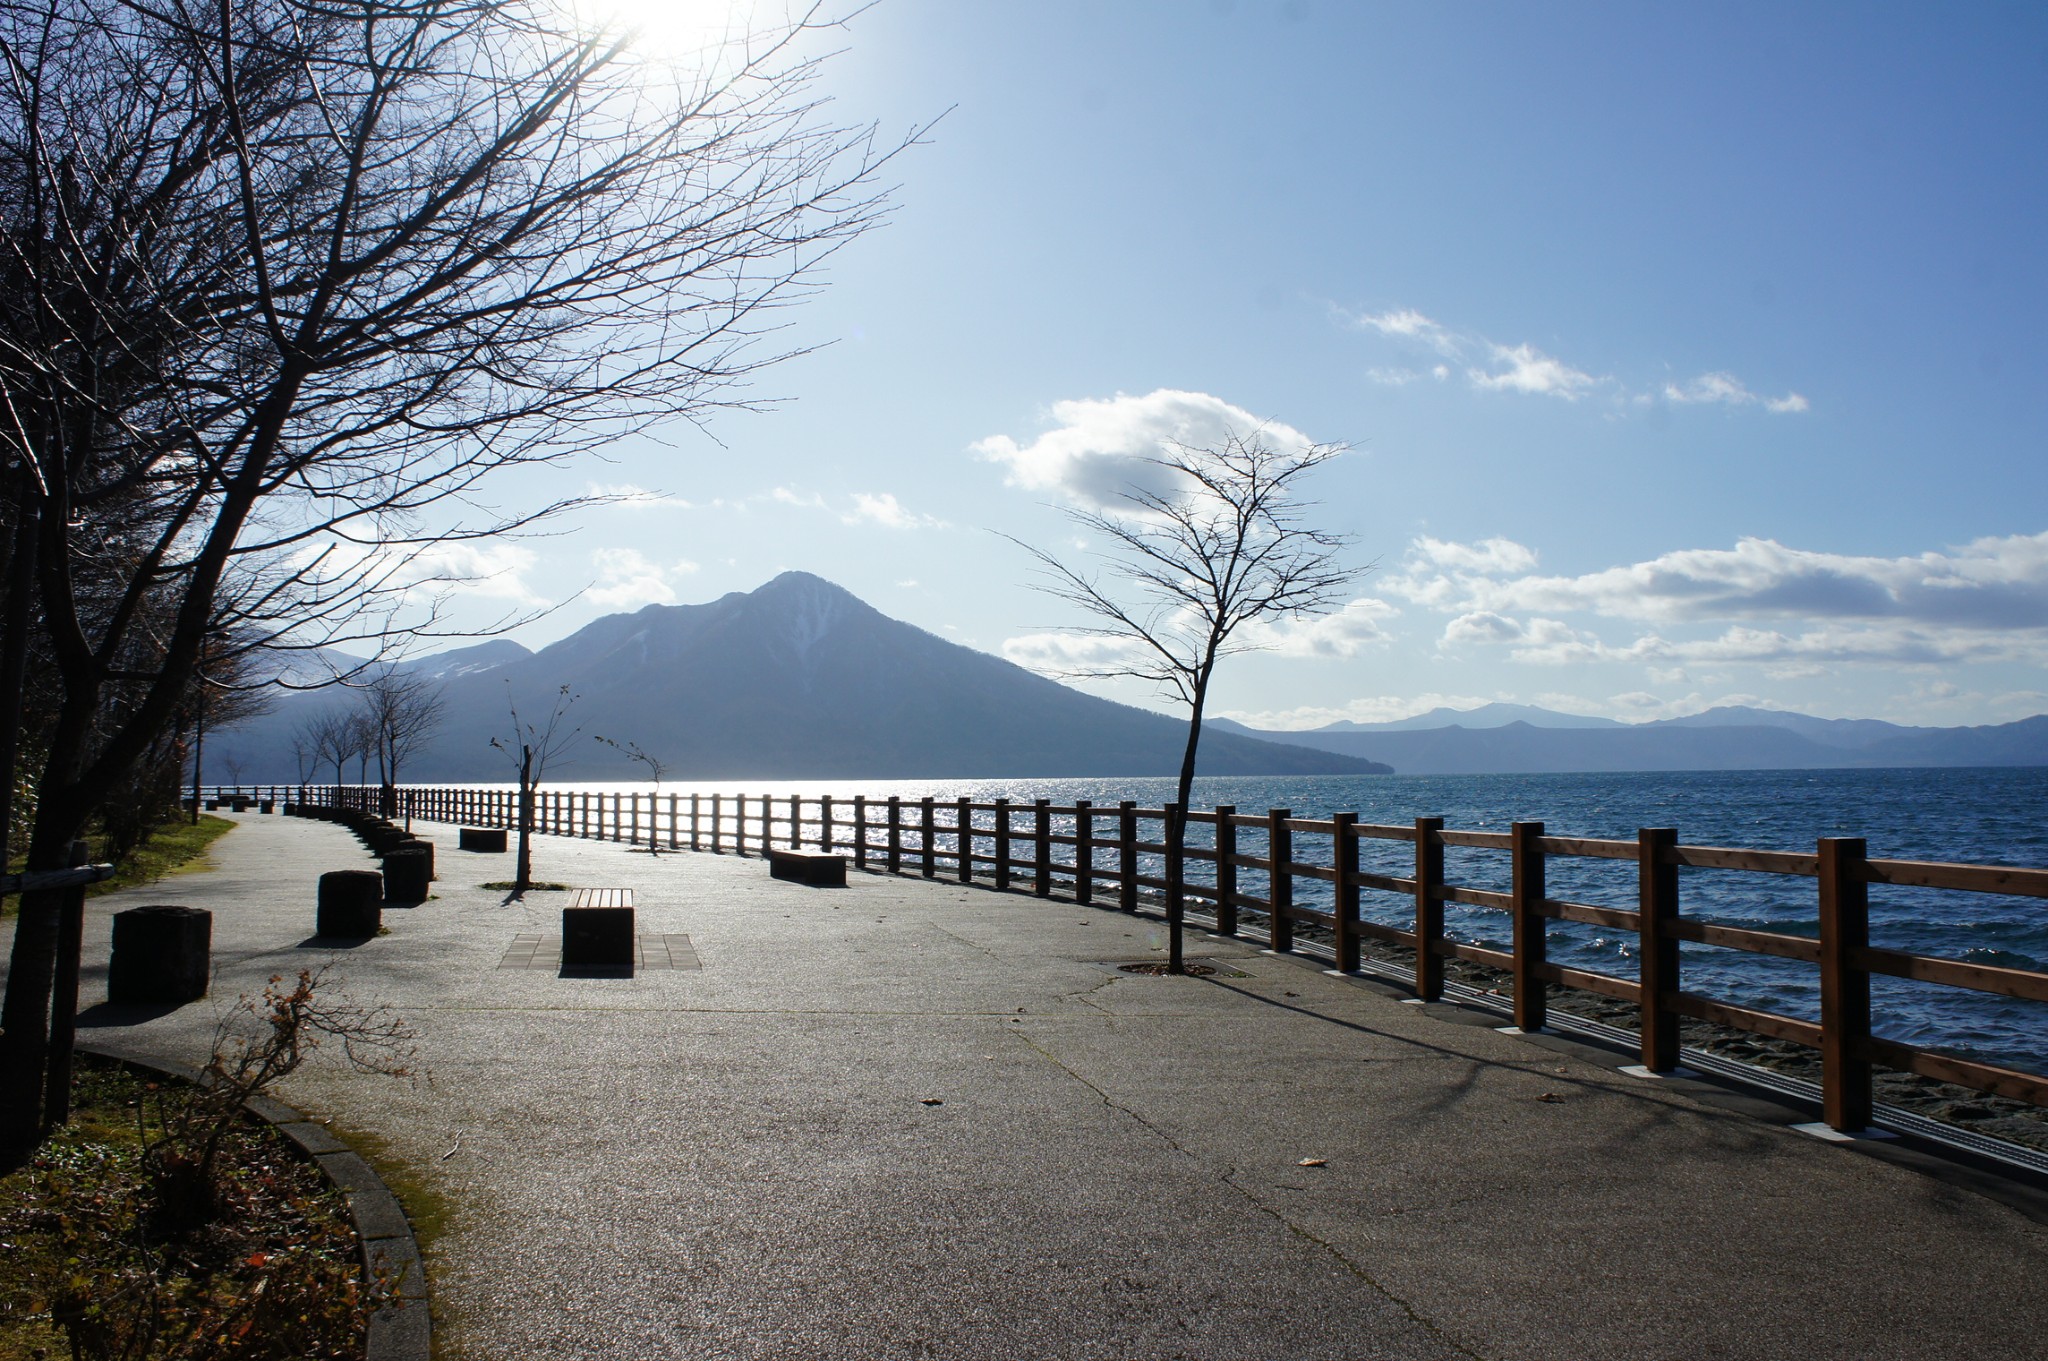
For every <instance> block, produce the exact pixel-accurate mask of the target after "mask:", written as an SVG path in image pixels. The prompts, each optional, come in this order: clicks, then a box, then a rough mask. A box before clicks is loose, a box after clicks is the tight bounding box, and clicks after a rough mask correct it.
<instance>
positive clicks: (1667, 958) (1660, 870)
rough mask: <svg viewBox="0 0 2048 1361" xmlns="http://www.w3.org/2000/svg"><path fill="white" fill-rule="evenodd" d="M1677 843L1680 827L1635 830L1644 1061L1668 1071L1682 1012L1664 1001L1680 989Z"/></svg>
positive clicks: (1657, 1070)
mask: <svg viewBox="0 0 2048 1361" xmlns="http://www.w3.org/2000/svg"><path fill="white" fill-rule="evenodd" d="M1677 845H1678V829H1677V828H1676V827H1645V828H1643V829H1642V830H1640V831H1638V832H1637V833H1636V929H1637V931H1638V932H1639V935H1638V939H1637V945H1636V960H1637V963H1638V964H1639V965H1640V966H1641V969H1642V972H1641V974H1640V975H1639V978H1640V980H1641V983H1642V992H1643V1000H1642V1003H1641V1010H1642V1030H1643V1067H1645V1068H1647V1069H1649V1070H1650V1071H1651V1072H1653V1073H1668V1072H1670V1071H1672V1070H1673V1069H1674V1068H1676V1067H1678V1013H1677V1012H1675V1011H1673V1010H1671V1009H1670V1008H1669V1007H1667V1006H1666V1005H1665V1004H1664V1000H1665V999H1666V998H1667V997H1670V996H1672V995H1673V994H1674V993H1676V992H1678V991H1679V989H1680V987H1681V986H1682V984H1681V983H1680V981H1679V968H1678V938H1677V937H1676V936H1674V935H1672V934H1671V930H1672V927H1673V925H1674V924H1675V923H1676V922H1677V921H1678V864H1677V862H1676V861H1674V860H1672V859H1671V852H1672V850H1673V848H1675V847H1676V846H1677Z"/></svg>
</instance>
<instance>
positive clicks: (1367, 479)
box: [437, 0, 2048, 728]
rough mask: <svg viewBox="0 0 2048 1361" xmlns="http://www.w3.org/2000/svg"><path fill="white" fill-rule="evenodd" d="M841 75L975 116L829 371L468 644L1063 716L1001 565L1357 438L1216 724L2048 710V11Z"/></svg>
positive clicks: (464, 608)
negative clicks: (1307, 553) (753, 645)
mask: <svg viewBox="0 0 2048 1361" xmlns="http://www.w3.org/2000/svg"><path fill="white" fill-rule="evenodd" d="M614 2H615V3H619V4H621V5H631V4H632V3H635V2H636V0H614ZM646 2H647V3H654V0H646ZM829 41H830V45H832V46H834V47H836V48H838V49H839V50H838V51H837V53H836V55H834V56H833V57H832V58H831V60H830V61H829V62H828V63H827V65H826V68H825V73H824V76H823V78H822V81H823V85H822V92H823V93H825V94H828V95H829V96H830V97H831V99H832V101H833V103H832V105H831V107H830V111H829V112H830V115H831V116H832V117H833V118H835V119H838V120H841V121H844V122H849V123H873V124H874V125H875V126H876V127H877V128H878V129H879V135H880V136H881V137H882V138H883V139H884V140H887V139H891V138H900V137H901V136H903V135H904V134H905V133H906V132H908V131H909V130H911V129H913V128H915V127H919V126H921V125H924V124H926V123H930V122H931V121H932V120H934V119H936V120H937V122H936V124H935V126H933V127H932V128H931V129H930V131H929V132H928V133H927V134H926V135H925V136H924V138H923V139H922V141H921V143H920V144H919V145H916V146H913V147H910V148H908V149H907V150H906V151H905V152H904V153H903V154H902V155H900V156H899V157H898V158H897V159H896V160H895V161H894V162H893V163H892V164H891V166H890V167H889V169H888V172H887V176H886V178H887V180H888V182H889V183H891V184H893V185H894V186H895V188H894V192H893V196H892V201H893V204H894V208H893V211H892V213H891V216H890V218H889V220H888V221H887V222H886V223H885V224H884V225H882V226H881V227H879V228H877V229H876V230H874V231H872V232H870V233H869V234H867V235H865V236H864V237H862V238H861V239H859V240H857V241H855V242H854V243H853V244H851V245H850V246H848V247H847V248H846V249H845V250H843V251H842V252H840V254H839V255H837V256H836V257H835V258H834V259H833V260H832V262H831V264H830V266H829V268H828V270H827V271H826V272H825V274H824V275H822V276H821V281H822V282H823V283H824V285H825V287H824V288H823V290H822V291H821V292H820V293H819V294H818V295H817V296H816V297H814V298H812V299H810V300H808V301H806V302H804V303H803V304H802V305H801V306H800V307H798V308H795V309H792V310H791V311H790V312H789V313H788V314H787V315H786V317H785V320H786V321H787V322H788V329H787V330H786V331H785V332H783V333H782V335H781V336H780V337H778V340H779V341H780V342H781V343H785V344H787V345H789V346H791V347H803V348H806V349H808V351H809V352H808V353H805V354H803V355H801V356H799V357H796V358H793V359H790V360H788V361H787V362H785V363H782V364H779V365H776V366H774V367H772V368H769V369H767V370H765V371H764V372H762V373H761V374H760V375H758V376H757V377H756V379H755V380H754V383H753V386H752V389H751V392H750V395H751V396H753V397H755V398H758V399H763V400H765V401H768V402H770V403H771V405H769V406H768V408H767V409H765V410H763V411H760V412H756V413H727V414H721V415H720V416H718V417H716V418H715V419H713V420H712V421H711V422H710V423H709V425H708V428H707V429H705V430H698V429H696V428H694V427H691V426H688V425H684V426H682V427H680V428H671V429H669V430H667V431H665V432H664V433H663V434H662V435H661V436H660V437H658V438H657V437H652V436H648V437H636V438H633V439H630V440H622V441H620V442H618V443H617V444H616V445H614V446H613V447H612V449H611V450H610V451H609V456H608V457H607V458H606V459H605V460H604V461H602V462H595V461H590V460H585V461H582V462H579V463H576V464H574V465H571V466H567V467H562V468H557V469H552V470H549V471H547V472H545V473H538V472H536V473H521V474H520V475H519V478H520V479H521V480H515V481H513V482H511V483H510V484H509V485H507V486H504V487H500V488H499V489H498V494H499V495H500V497H501V498H507V497H509V498H510V499H511V501H512V502H513V503H514V504H516V503H518V501H519V500H520V499H521V498H530V499H533V500H536V501H537V500H539V499H541V498H545V497H549V496H558V495H574V494H578V493H583V492H589V491H593V490H594V491H599V492H609V493H615V494H618V495H620V496H622V497H623V498H624V499H622V500H620V501H619V502H617V503H615V504H610V505H606V506H602V507H596V508H592V509H590V510H587V511H584V512H581V513H579V514H578V515H577V516H575V517H574V518H573V519H571V520H569V521H566V522H563V523H561V524H558V525H556V526H555V530H556V532H555V533H553V534H552V535H550V536H549V537H545V538H530V539H525V540H522V541H518V542H511V543H502V544H496V545H489V546H486V547H485V548H484V549H483V550H481V553H482V555H481V556H476V557H473V558H471V559H469V560H468V561H467V565H468V566H470V567H472V568H474V569H475V570H476V571H477V572H478V573H479V575H478V579H477V580H476V581H475V582H473V583H472V584H471V585H469V586H467V587H465V588H464V590H463V591H462V593H461V595H460V597H459V598H458V600H457V602H456V606H457V617H458V618H462V619H474V620H479V621H480V620H483V619H485V618H490V617H495V616H496V615H497V614H498V613H499V612H501V611H503V610H505V609H519V610H545V611H546V613H545V614H544V615H543V617H541V618H539V619H537V620H535V621H534V622H532V623H530V624H528V625H526V626H524V627H522V628H520V629H518V630H517V631H515V632H514V633H513V634H512V635H511V636H513V637H514V638H517V639H518V640H519V641H521V642H523V643H525V644H527V645H528V646H532V647H539V646H542V645H544V644H546V643H548V642H552V641H554V640H555V639H557V638H561V637H564V636H566V635H568V634H569V633H571V632H573V631H574V630H575V629H577V628H579V627H581V626H583V625H584V624H586V623H588V622H590V620H592V619H594V618H597V617H599V616H601V615H605V614H610V613H616V612H619V611H625V610H633V609H638V608H640V607H642V606H644V605H647V604H657V603H658V604H687V603H696V602H701V601H708V600H713V599H716V598H717V597H719V596H721V595H723V594H725V593H727V592H730V591H747V590H752V589H753V588H755V587H757V586H759V585H761V584H762V583H763V582H765V581H767V580H769V579H770V578H772V577H773V576H775V575H776V574H778V573H780V572H782V571H786V570H791V569H797V570H802V571H808V572H813V573H816V574H818V575H819V576H822V577H825V578H828V579H830V580H832V581H835V582H837V583H839V584H840V585H842V586H844V587H846V588H847V589H848V590H850V591H852V592H853V593H854V594H856V595H858V596H860V597H861V598H862V599H864V600H866V601H868V602H869V603H870V604H872V605H874V606H875V607H876V608H877V609H879V610H881V611H882V612H883V613H885V614H888V615H891V616H893V617H895V618H899V619H903V620H906V621H908V622H910V623H912V624H915V625H918V626H919V627H922V628H925V629H928V630H930V631H931V632H933V633H936V634H938V635H940V636H942V637H945V638H948V639H950V640H953V641H955V642H959V643H963V644H966V645H968V646H971V647H975V648H979V649H982V650H984V651H989V652H994V653H999V654H1002V655H1005V656H1008V657H1010V658H1011V659H1012V660H1015V661H1017V662H1020V663H1022V664H1025V665H1029V666H1033V667H1036V668H1039V669H1041V670H1047V671H1056V670H1058V669H1060V668H1061V667H1062V665H1064V664H1069V663H1070V662H1071V659H1072V657H1073V656H1074V655H1075V648H1074V646H1073V640H1072V637H1071V630H1072V629H1073V628H1074V626H1075V625H1076V624H1077V623H1079V622H1081V621H1080V620H1079V618H1078V617H1077V616H1075V615H1074V614H1072V613H1071V612H1070V611H1066V610H1064V609H1063V608H1062V607H1060V606H1059V605H1057V604H1056V603H1055V602H1054V601H1052V600H1050V599H1048V598H1047V597H1046V596H1044V595H1043V594H1042V593H1039V592H1037V591H1035V590H1034V589H1033V588H1032V585H1031V581H1032V567H1031V562H1030V559H1029V557H1028V555H1027V554H1026V553H1025V552H1024V551H1023V550H1022V549H1020V548H1019V547H1017V546H1016V545H1015V544H1014V543H1012V542H1010V538H1014V539H1016V540H1022V541H1024V542H1026V543H1030V544H1035V545H1039V546H1042V547H1044V548H1046V549H1048V550H1049V551H1054V552H1057V553H1060V554H1062V555H1066V554H1078V553H1079V552H1080V549H1079V548H1078V547H1077V545H1076V537H1075V534H1074V531H1073V530H1072V528H1071V526H1070V525H1069V524H1068V522H1067V521H1066V520H1065V519H1064V517H1063V515H1062V508H1064V507H1071V506H1074V505H1077V504H1078V505H1085V504H1088V502H1089V498H1090V497H1092V496H1095V495H1098V494H1099V493H1100V490H1101V483H1102V481H1103V479H1104V477H1105V476H1107V475H1109V474H1110V473H1113V472H1114V471H1115V470H1116V469H1117V468H1118V467H1128V466H1129V465H1128V463H1127V462H1124V460H1128V459H1130V458H1132V457H1134V456H1143V455H1145V454H1147V453H1150V452H1153V451H1156V450H1157V449H1158V448H1159V446H1160V441H1162V440H1167V439H1182V440H1185V441H1188V442H1190V443H1195V444H1200V443H1203V442H1206V441H1210V440H1213V439H1214V438H1217V437H1218V436H1220V434H1221V433H1222V432H1224V431H1226V430H1238V431H1240V432H1243V431H1247V430H1250V429H1257V428H1263V429H1265V430H1266V431H1267V432H1269V434H1271V435H1273V436H1276V437H1282V438H1285V439H1297V438H1298V439H1302V440H1309V441H1314V442H1318V443H1335V444H1343V445H1346V446H1348V452H1346V453H1345V454H1344V455H1343V456H1342V457H1340V458H1339V459H1337V460H1335V461H1334V462H1332V463H1330V464H1329V465H1327V466H1325V467H1324V468H1322V469H1320V470H1319V471H1318V472H1317V473H1316V475H1315V478H1314V480H1313V481H1312V483H1311V484H1310V485H1309V488H1308V491H1309V495H1310V497H1311V499H1312V500H1314V501H1315V502H1316V503H1317V504H1316V505H1315V506H1314V507H1312V508H1309V509H1305V510H1304V512H1303V513H1304V515H1305V516H1307V517H1308V518H1309V519H1310V520H1311V521H1312V522H1313V523H1314V524H1316V525H1317V526H1318V527H1322V528H1326V529H1329V530H1331V531H1333V532H1337V533H1342V534H1346V535H1349V536H1351V539H1352V547H1351V548H1350V550H1348V551H1349V553H1350V555H1351V560H1353V561H1355V562H1356V563H1357V564H1359V565H1360V566H1361V567H1363V566H1367V565H1370V566H1371V568H1372V570H1371V571H1370V572H1369V573H1367V574H1366V575H1364V576H1362V577H1361V578H1360V580H1359V581H1358V582H1357V584H1356V585H1355V586H1354V587H1353V588H1352V590H1351V591H1350V592H1349V593H1348V595H1347V598H1346V600H1345V602H1344V603H1343V604H1342V605H1341V607H1340V608H1338V609H1336V610H1335V611H1333V612H1332V613H1330V614H1328V615H1325V616H1323V617H1321V618H1318V619H1314V620H1306V621H1300V622H1297V623H1293V624H1290V625H1286V626H1283V627H1279V628H1276V629H1274V630H1271V631H1270V632H1268V633H1267V634H1265V635H1263V636H1262V637H1261V638H1260V640H1259V641H1261V642H1262V643H1263V644H1264V645H1265V649H1266V650H1264V651H1262V652H1259V653H1256V654H1251V655H1246V656H1242V657H1238V658H1234V659H1232V660H1230V661H1229V662H1227V663H1226V664H1225V666H1224V668H1223V669H1222V671H1221V672H1220V673H1219V677H1218V681H1217V685H1216V689H1215V692H1214V694H1213V695H1212V698H1211V703H1210V713H1211V714H1212V715H1216V714H1220V715H1224V716H1228V717H1232V718H1236V719H1239V720H1241V721H1244V722H1249V723H1253V724H1256V725H1260V726H1267V727H1274V728H1303V727H1314V726H1318V725H1321V724H1324V723H1328V722H1332V721H1335V720H1340V719H1351V720H1357V721H1372V720H1376V719H1387V718H1396V717H1402V716H1405V715H1408V714H1412V713H1417V712H1421V711H1424V710H1427V709H1430V708H1433V707H1436V706H1439V705H1451V706H1454V707H1461V708H1462V707H1472V706H1475V705H1477V704H1481V703H1485V702H1487V701H1493V700H1505V701H1513V702H1519V703H1532V704H1540V705H1545V706H1548V707H1551V708H1555V709H1559V710H1564V711H1568V712H1573V713H1581V714H1599V715H1608V716H1612V717H1616V718H1621V719H1625V720H1631V721H1636V720H1646V719H1653V718H1660V717H1669V716H1674V715H1678V714H1683V713H1689V712H1695V711H1698V710H1701V709H1705V708H1709V707H1713V706H1715V705H1719V704H1729V703H1737V704H1755V705H1761V706H1766V707H1775V708H1786V709H1794V710H1799V711H1802V712H1806V713H1813V714H1819V715H1823V716H1828V717H1874V718H1885V719H1890V720H1893V721H1895V722H1903V723H1915V724H1940V725H1950V724H1980V723H1997V722H2004V721H2008V720H2011V719H2016V718H2021V717H2025V716H2027V715H2031V714H2034V713H2039V712H2044V711H2048V676H2044V674H2043V670H2042V667H2043V663H2044V661H2048V495H2044V492H2048V458H2044V453H2048V439H2044V436H2048V382H2044V378H2048V320H2044V319H2048V251H2044V243H2048V9H2043V8H2041V7H2039V6H2028V5H1998V4H1977V5H1970V6H1929V5H1918V4H1914V5H1908V4H1867V3H1859V4H1854V5H1840V6H1832V5H1826V4H1818V3H1814V4H1802V5H1797V6H1786V5H1782V4H1741V3H1731V4H1718V5H1712V6H1677V5H1640V4H1587V3H1558V4H1548V5H1542V6H1510V5H1498V4H1423V3H1390V4H1365V3H1336V2H1334V0H1323V2H1321V3H1318V2H1317V0H1286V2H1284V3H1283V2H1278V0H1235V2H1234V3H1225V2H1222V0H1212V2H1211V3H1197V2H1196V0H1157V2H1153V0H1118V3H1115V4H1108V5H1105V4H1101V3H1099V2H1098V3H1066V2H1065V0H1035V2H1034V3H1031V4H1023V3H1002V4H998V3H965V2H963V0H881V3H879V4H876V5H874V6H872V7H871V8H868V9H865V10H863V11H861V12H859V13H857V14H855V15H853V17H852V18H851V19H850V20H849V21H848V22H847V23H846V24H845V25H844V27H843V28H842V29H840V30H837V31H835V32H833V33H832V34H830V35H829ZM1004 536H1009V538H1005V537H1004ZM437 646H438V645H437ZM1084 688H1089V689H1093V690H1095V691H1097V692H1098V693H1102V694H1106V695H1110V696H1112V697H1114V698H1118V699H1122V700H1125V701H1128V702H1132V703H1141V704H1146V705H1149V706H1153V707H1160V708H1167V707H1169V706H1168V705H1167V704H1166V702H1165V701H1164V700H1163V699H1161V698H1160V697H1157V696H1154V695H1152V694H1150V693H1149V692H1147V691H1145V690H1143V689H1142V688H1135V687H1133V686H1132V685H1131V684H1129V683H1121V684H1113V683H1107V682H1092V683H1088V684H1086V685H1084Z"/></svg>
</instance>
